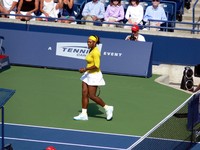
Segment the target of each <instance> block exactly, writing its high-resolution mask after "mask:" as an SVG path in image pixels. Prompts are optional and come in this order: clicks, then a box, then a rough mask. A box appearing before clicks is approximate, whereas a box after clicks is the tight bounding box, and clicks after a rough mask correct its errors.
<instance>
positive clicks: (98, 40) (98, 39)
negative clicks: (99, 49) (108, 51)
mask: <svg viewBox="0 0 200 150" xmlns="http://www.w3.org/2000/svg"><path fill="white" fill-rule="evenodd" d="M91 36H94V37H95V38H96V39H97V42H96V43H97V44H100V38H99V37H98V36H97V35H91Z"/></svg>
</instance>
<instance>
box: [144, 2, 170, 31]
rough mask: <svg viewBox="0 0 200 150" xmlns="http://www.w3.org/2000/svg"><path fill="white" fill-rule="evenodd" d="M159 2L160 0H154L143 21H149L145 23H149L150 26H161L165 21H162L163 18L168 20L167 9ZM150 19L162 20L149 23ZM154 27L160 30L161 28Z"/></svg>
mask: <svg viewBox="0 0 200 150" xmlns="http://www.w3.org/2000/svg"><path fill="white" fill-rule="evenodd" d="M159 4H160V0H152V5H151V6H148V7H147V9H146V11H145V14H144V18H143V21H144V22H146V23H147V24H145V25H148V24H149V25H150V26H156V27H160V26H161V24H163V23H164V22H162V20H163V21H167V16H166V14H165V10H164V8H163V7H161V6H160V5H159ZM150 20H160V21H151V22H150V23H149V21H150ZM154 29H155V30H158V29H159V28H154Z"/></svg>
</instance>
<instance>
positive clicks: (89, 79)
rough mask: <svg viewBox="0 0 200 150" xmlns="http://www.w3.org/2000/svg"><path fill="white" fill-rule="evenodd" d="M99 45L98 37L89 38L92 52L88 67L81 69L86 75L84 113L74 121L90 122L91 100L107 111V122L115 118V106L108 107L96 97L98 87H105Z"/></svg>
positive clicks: (83, 84)
mask: <svg viewBox="0 0 200 150" xmlns="http://www.w3.org/2000/svg"><path fill="white" fill-rule="evenodd" d="M99 43H100V40H99V37H98V36H96V35H91V36H89V38H88V41H87V44H88V48H89V49H90V51H89V53H88V54H87V56H86V61H87V66H86V67H85V68H81V69H79V72H80V73H84V74H83V75H82V77H81V81H82V112H81V113H80V114H79V115H78V116H75V117H74V120H88V115H87V107H88V103H89V99H91V100H93V101H94V102H96V103H97V104H99V105H100V106H102V107H103V108H104V109H105V111H106V115H107V117H106V119H107V120H111V119H112V117H113V109H114V108H113V106H108V105H106V104H105V102H104V101H103V100H102V99H101V98H100V97H98V96H96V91H97V88H98V86H103V85H105V81H104V79H103V75H102V72H101V70H100V57H101V53H100V51H99V49H98V47H97V44H99Z"/></svg>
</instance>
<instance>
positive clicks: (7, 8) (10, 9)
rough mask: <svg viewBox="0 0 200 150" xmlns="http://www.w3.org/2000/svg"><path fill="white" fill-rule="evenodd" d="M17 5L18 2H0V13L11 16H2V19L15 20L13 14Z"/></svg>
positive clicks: (5, 0) (10, 0) (9, 0)
mask: <svg viewBox="0 0 200 150" xmlns="http://www.w3.org/2000/svg"><path fill="white" fill-rule="evenodd" d="M17 3H18V0H2V5H1V4H0V12H1V13H5V14H13V15H10V16H5V15H3V17H8V18H11V19H15V16H14V14H15V12H16V6H17Z"/></svg>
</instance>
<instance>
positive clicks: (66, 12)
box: [58, 0, 76, 23]
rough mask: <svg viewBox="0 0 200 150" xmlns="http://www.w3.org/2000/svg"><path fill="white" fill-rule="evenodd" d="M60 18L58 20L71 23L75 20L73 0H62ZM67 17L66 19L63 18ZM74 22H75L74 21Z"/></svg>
mask: <svg viewBox="0 0 200 150" xmlns="http://www.w3.org/2000/svg"><path fill="white" fill-rule="evenodd" d="M61 8H62V11H61V17H60V18H61V19H63V20H59V21H58V22H62V23H72V22H74V21H75V20H76V17H75V13H74V0H63V1H62V5H61ZM64 19H67V20H64ZM74 23H75V22H74Z"/></svg>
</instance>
